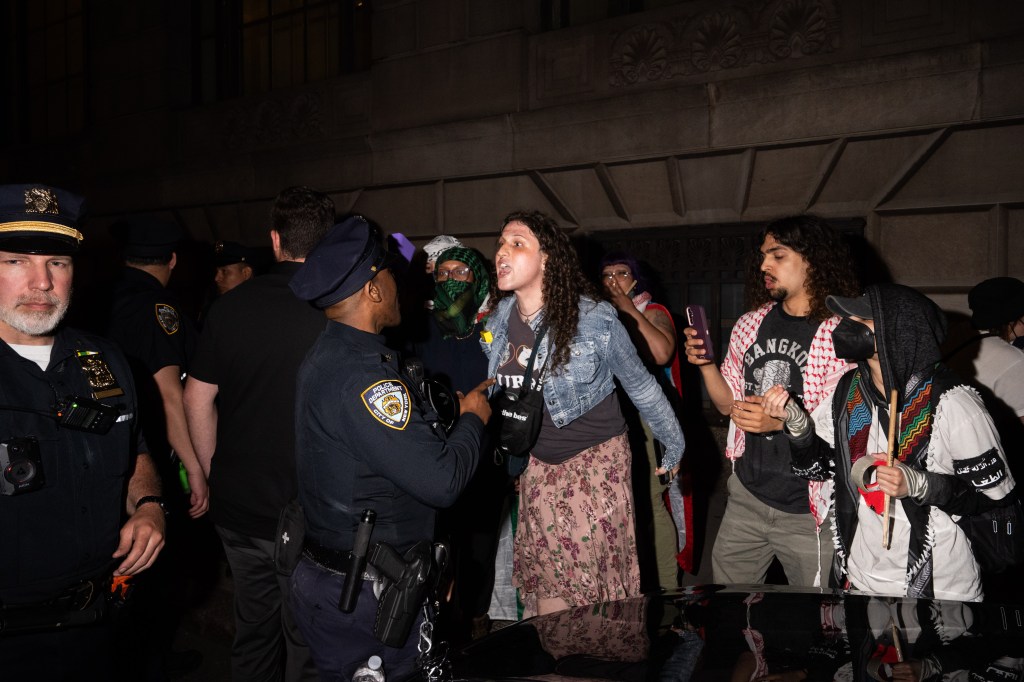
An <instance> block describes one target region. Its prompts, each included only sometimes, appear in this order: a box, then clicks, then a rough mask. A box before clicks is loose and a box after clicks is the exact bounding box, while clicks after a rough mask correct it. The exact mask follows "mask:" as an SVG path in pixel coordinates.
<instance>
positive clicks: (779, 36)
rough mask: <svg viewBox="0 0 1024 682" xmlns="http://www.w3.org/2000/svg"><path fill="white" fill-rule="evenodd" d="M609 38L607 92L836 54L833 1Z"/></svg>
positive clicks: (762, 8)
mask: <svg viewBox="0 0 1024 682" xmlns="http://www.w3.org/2000/svg"><path fill="white" fill-rule="evenodd" d="M712 7H713V9H710V10H708V11H706V12H701V13H695V14H692V15H682V16H677V17H674V18H672V19H668V20H665V21H661V22H655V23H646V24H638V25H635V26H631V27H629V28H627V29H625V30H623V31H621V32H617V33H613V34H612V36H611V48H610V55H609V84H610V85H611V86H612V87H629V86H634V85H639V84H643V83H649V82H655V81H662V80H670V79H673V78H681V77H687V76H694V75H700V74H703V73H709V72H713V71H722V70H730V69H742V68H744V67H749V66H753V65H758V64H772V63H776V62H780V61H784V60H789V59H795V58H801V57H811V56H815V55H821V54H827V53H830V52H833V51H835V50H837V49H838V48H839V44H840V16H839V9H838V6H837V5H836V3H835V1H834V0H774V1H773V2H763V1H757V0H750V1H748V2H733V3H731V4H729V5H725V6H721V5H718V4H715V5H713V6H712Z"/></svg>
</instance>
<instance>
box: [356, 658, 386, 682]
mask: <svg viewBox="0 0 1024 682" xmlns="http://www.w3.org/2000/svg"><path fill="white" fill-rule="evenodd" d="M383 665H384V662H383V661H381V660H380V656H370V658H368V659H367V660H366V663H365V664H364V665H361V666H359V668H358V669H357V670H356V674H355V675H353V676H352V682H384V667H383Z"/></svg>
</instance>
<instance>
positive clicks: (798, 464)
mask: <svg viewBox="0 0 1024 682" xmlns="http://www.w3.org/2000/svg"><path fill="white" fill-rule="evenodd" d="M826 303H827V305H828V307H829V309H830V310H832V311H833V312H834V313H836V314H837V315H840V316H841V317H842V321H841V322H840V323H839V325H838V326H836V328H835V330H833V332H832V341H833V344H834V347H835V351H836V355H837V356H839V357H841V358H844V359H847V360H849V361H852V362H856V363H857V366H856V368H854V369H852V370H850V371H849V372H847V373H846V374H845V375H843V378H842V379H841V380H840V381H839V384H838V385H837V386H836V391H835V394H834V397H833V399H832V400H829V401H824V402H823V403H821V404H820V405H818V407H817V408H815V409H814V410H813V412H811V413H810V414H808V413H807V412H806V411H805V410H804V408H803V407H801V406H800V405H799V404H798V403H797V401H795V400H790V399H789V398H790V397H789V394H788V393H787V392H786V391H785V390H784V389H782V388H781V387H780V386H773V387H771V388H770V389H769V390H768V391H767V392H766V393H765V397H764V402H763V405H764V408H765V410H766V412H768V414H770V415H772V416H774V417H776V418H778V419H783V420H784V421H785V432H786V434H787V437H788V438H789V440H790V443H791V453H792V463H793V470H794V472H796V473H797V474H798V475H800V476H803V477H805V478H808V479H811V480H826V479H829V478H834V479H835V483H836V485H835V492H834V500H833V502H834V505H833V517H834V528H835V541H836V554H835V559H834V561H833V565H832V578H831V580H832V586H833V587H843V588H846V587H852V588H855V589H859V590H863V591H866V592H871V593H874V594H880V595H891V596H900V597H914V598H929V599H955V600H959V601H981V599H982V597H983V591H982V583H981V572H980V569H979V566H978V562H977V560H976V559H975V556H974V554H973V552H972V549H971V543H970V541H969V539H968V537H967V536H966V535H965V533H964V531H963V529H962V528H961V527H960V526H959V525H958V524H957V522H956V520H955V518H956V517H959V516H963V515H970V514H977V513H981V512H983V511H986V510H987V509H993V508H996V507H1000V506H1004V505H1007V504H1012V503H1013V502H1014V501H1015V499H1016V492H1015V490H1014V479H1013V476H1012V475H1011V473H1010V472H1009V470H1008V469H1007V465H1006V459H1005V457H1004V455H1003V449H1002V446H1001V445H1000V443H999V436H998V435H997V433H996V429H995V426H994V425H993V423H992V419H991V417H990V416H989V414H988V412H986V411H985V407H984V405H983V403H982V401H981V397H980V396H979V395H978V393H977V392H976V391H975V390H974V389H972V388H970V387H969V386H966V385H964V384H963V382H962V381H961V380H960V379H959V378H958V377H957V376H956V374H954V373H953V372H952V371H951V370H950V369H949V368H948V367H946V365H944V364H942V363H941V362H940V352H939V345H940V344H941V343H942V341H943V340H944V339H945V336H946V317H945V315H944V314H943V313H942V311H941V310H940V309H939V307H938V306H937V305H935V303H934V302H932V301H931V300H930V299H928V298H927V297H925V296H924V295H923V294H921V293H919V292H917V291H915V290H913V289H911V288H909V287H904V286H899V285H895V284H882V285H874V286H871V287H868V289H867V293H865V294H864V295H863V296H861V297H857V298H852V297H837V296H829V297H828V299H827V300H826ZM893 391H895V392H896V396H897V402H896V405H897V408H896V409H897V410H898V411H899V414H898V418H897V420H896V425H897V428H896V432H895V434H896V442H894V443H893V446H892V449H891V450H892V453H893V464H892V466H887V465H886V464H885V461H886V451H887V449H888V425H889V418H890V415H889V409H890V400H891V397H890V395H891V393H892V392H893ZM815 436H817V438H815ZM885 495H889V496H890V497H891V498H892V502H893V503H892V505H891V507H890V509H889V516H890V517H891V519H892V520H891V529H892V532H891V534H890V537H889V547H888V548H886V547H885V546H884V545H883V533H884V522H885V511H886V510H885V499H884V496H885Z"/></svg>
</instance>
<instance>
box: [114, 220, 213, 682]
mask: <svg viewBox="0 0 1024 682" xmlns="http://www.w3.org/2000/svg"><path fill="white" fill-rule="evenodd" d="M111 233H112V234H113V236H114V237H115V239H117V240H118V241H119V242H120V243H121V248H122V254H123V257H124V269H123V270H122V272H121V278H120V280H119V281H118V282H117V284H116V285H115V288H114V293H113V301H112V304H111V310H110V327H109V329H108V335H109V336H110V338H111V340H113V341H115V342H117V343H118V345H120V346H121V349H122V350H123V351H124V353H125V355H126V356H127V357H128V361H129V363H130V364H131V367H132V371H133V374H134V377H135V382H136V384H137V386H138V390H139V402H140V406H141V409H140V411H141V413H142V420H143V426H144V428H145V432H146V440H147V442H148V444H149V446H150V454H152V456H153V458H154V461H155V462H156V465H157V470H158V471H159V473H160V475H161V477H162V478H163V480H164V482H165V484H164V490H165V494H166V495H167V498H168V504H169V505H170V507H171V509H172V510H173V511H174V512H175V513H174V514H173V515H172V516H171V519H170V527H169V530H168V535H169V547H168V550H167V551H166V552H164V555H163V557H162V558H161V560H160V561H159V562H158V563H157V565H156V566H155V567H154V570H153V571H151V572H150V573H149V574H148V575H146V576H145V578H144V579H142V580H140V581H139V584H138V585H137V589H136V595H135V600H134V605H133V606H134V608H133V612H134V613H133V616H134V618H136V619H137V624H136V625H131V624H130V623H129V624H126V625H125V637H126V638H128V639H130V640H132V641H131V644H130V645H129V646H127V647H126V650H127V651H130V652H131V654H132V655H133V656H136V657H137V658H138V663H137V664H136V667H140V666H144V667H145V668H146V670H147V671H148V672H147V673H146V675H148V676H149V678H152V679H160V678H162V677H164V676H166V675H168V674H171V673H172V672H173V673H177V672H180V671H186V670H190V669H194V668H195V667H198V665H199V664H200V663H201V662H202V655H201V654H200V652H198V651H195V650H186V651H182V652H174V651H172V648H171V647H172V644H173V642H174V639H175V636H176V630H177V628H178V625H179V624H180V619H181V617H182V615H183V610H182V609H183V605H184V604H183V601H182V600H181V599H180V595H181V594H182V593H184V592H185V590H186V589H187V588H186V584H187V580H188V576H189V571H190V569H191V567H192V566H193V565H194V564H195V563H196V561H197V559H196V555H197V554H198V553H199V552H200V551H201V549H202V548H203V544H202V538H201V533H203V532H208V531H209V528H207V527H205V526H196V525H194V524H190V523H189V518H188V517H192V518H193V519H197V518H199V517H201V516H203V515H204V514H205V513H206V511H207V509H208V507H209V488H208V486H207V482H206V475H205V474H204V472H203V470H202V467H201V466H200V464H199V459H198V457H196V454H195V451H194V449H193V447H192V441H191V440H190V439H189V435H188V426H187V424H186V421H185V407H184V401H183V395H184V389H183V382H184V380H185V377H186V374H187V373H188V366H189V361H190V360H191V358H192V354H193V353H194V351H195V345H196V340H197V334H196V330H195V327H194V325H193V323H192V321H191V320H190V319H189V318H188V317H187V316H186V315H184V314H183V313H182V310H181V306H180V305H179V304H178V302H177V299H176V297H174V295H173V294H172V292H170V291H168V289H167V284H168V282H169V281H170V279H171V273H172V272H173V270H174V268H175V267H176V266H177V264H178V255H177V249H178V242H179V241H180V239H181V237H182V230H181V228H180V227H179V226H178V225H177V223H174V222H169V221H165V220H161V219H158V218H154V217H148V216H143V217H136V218H131V219H126V220H122V221H119V222H117V223H115V224H114V225H113V226H112V227H111ZM179 461H180V462H181V464H182V465H183V466H184V471H185V474H186V481H187V483H188V492H187V493H185V492H184V491H183V486H182V485H181V482H180V479H179V465H178V462H179Z"/></svg>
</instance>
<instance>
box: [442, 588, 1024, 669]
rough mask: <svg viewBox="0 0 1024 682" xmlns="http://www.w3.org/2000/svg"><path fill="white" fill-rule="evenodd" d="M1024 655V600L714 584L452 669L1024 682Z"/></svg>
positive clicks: (538, 625) (556, 626) (581, 617)
mask: <svg viewBox="0 0 1024 682" xmlns="http://www.w3.org/2000/svg"><path fill="white" fill-rule="evenodd" d="M1021 657H1024V607H1022V606H1011V605H1003V604H992V603H962V602H953V601H941V600H923V599H899V598H893V597H873V596H869V595H864V594H853V593H843V592H838V591H828V590H824V591H813V592H809V591H807V590H796V589H793V588H786V587H776V586H766V585H758V586H745V587H744V586H734V587H728V588H726V587H721V586H706V587H696V588H685V589H682V590H678V591H675V592H669V593H665V594H660V595H653V596H646V597H639V598H636V599H628V600H623V601H617V602H609V603H605V604H596V605H591V606H585V607H577V608H571V609H568V610H566V611H561V612H559V613H554V614H550V615H546V616H541V617H538V618H534V619H530V620H527V621H523V622H521V623H517V624H515V625H513V626H510V627H507V628H504V629H502V630H499V631H497V632H495V633H493V634H491V635H489V636H487V637H485V638H483V639H480V640H477V641H475V642H473V643H472V644H470V645H469V646H467V647H465V648H464V649H463V650H461V651H459V652H457V653H456V654H454V655H453V657H452V668H453V673H454V678H455V679H465V680H518V679H545V680H554V679H560V680H564V679H570V678H575V679H587V680H629V681H637V682H639V681H641V680H680V681H685V680H695V681H697V680H723V681H728V680H744V681H746V680H757V679H759V678H761V677H763V676H765V675H769V674H775V673H784V672H787V671H791V672H793V673H794V677H793V679H803V678H801V677H800V676H801V675H803V674H806V679H808V680H873V679H874V680H889V679H891V678H892V669H891V666H892V665H893V664H896V663H898V661H899V660H900V659H901V658H902V660H903V661H905V662H909V661H911V660H916V661H925V660H927V661H928V664H927V665H928V666H931V667H929V668H928V670H929V671H930V672H934V673H937V674H941V675H948V674H950V673H952V672H954V671H958V670H959V671H963V672H964V673H965V677H964V679H966V673H970V674H971V678H972V679H974V680H979V681H980V680H986V679H988V680H1002V681H1005V680H1020V679H1022V673H1021V668H1022V665H1024V659H1022V658H1021ZM1015 659H1016V660H1015ZM922 679H924V677H922ZM935 679H937V678H935Z"/></svg>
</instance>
